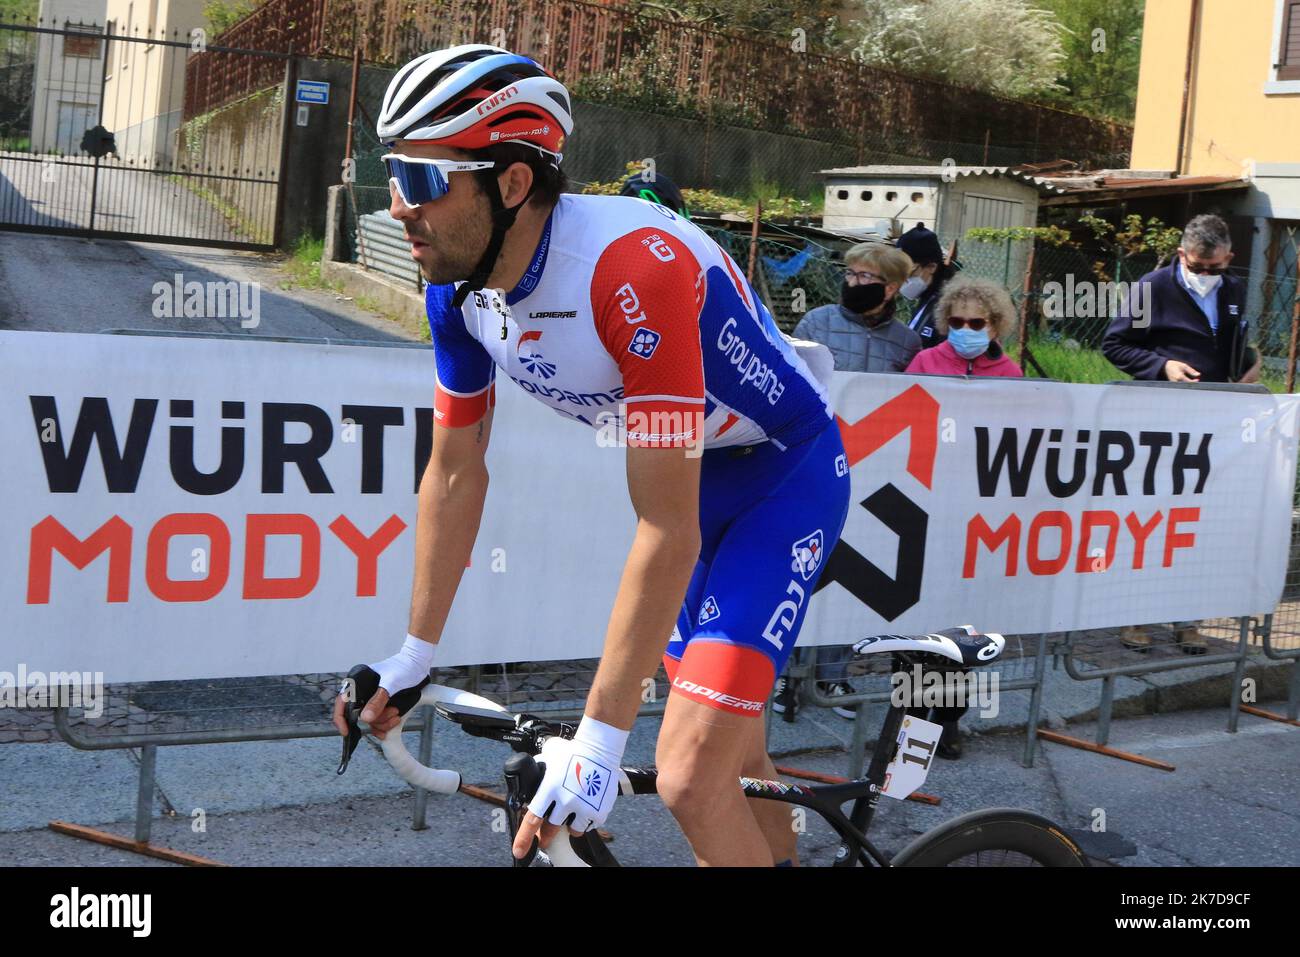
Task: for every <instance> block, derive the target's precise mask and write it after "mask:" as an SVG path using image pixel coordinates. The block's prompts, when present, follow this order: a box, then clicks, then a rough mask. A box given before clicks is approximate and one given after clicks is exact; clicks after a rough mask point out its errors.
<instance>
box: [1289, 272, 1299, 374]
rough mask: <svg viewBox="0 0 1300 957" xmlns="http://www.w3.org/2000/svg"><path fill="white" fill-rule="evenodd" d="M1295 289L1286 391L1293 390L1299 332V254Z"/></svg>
mask: <svg viewBox="0 0 1300 957" xmlns="http://www.w3.org/2000/svg"><path fill="white" fill-rule="evenodd" d="M1295 274H1296V291H1295V305H1294V306H1292V307H1291V345H1290V346H1289V347H1288V349H1287V354H1286V355H1287V358H1286V391H1287V392H1294V391H1295V352H1296V336H1297V333H1300V255H1297V256H1296V259H1295Z"/></svg>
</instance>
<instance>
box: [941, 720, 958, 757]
mask: <svg viewBox="0 0 1300 957" xmlns="http://www.w3.org/2000/svg"><path fill="white" fill-rule="evenodd" d="M942 727H943V734H941V735H940V736H939V747H938V748H936V749H935V750H936V752H937V753H938V755H939V757H941V758H943V759H945V760H947V761H956V760H957V759H958V758H960V757H961V729H960V728H958V727H957V722H956V721H945V722H943V725H942Z"/></svg>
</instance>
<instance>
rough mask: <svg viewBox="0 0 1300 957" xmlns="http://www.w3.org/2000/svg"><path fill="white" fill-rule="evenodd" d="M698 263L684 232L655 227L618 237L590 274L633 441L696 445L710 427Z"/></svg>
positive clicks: (597, 314)
mask: <svg viewBox="0 0 1300 957" xmlns="http://www.w3.org/2000/svg"><path fill="white" fill-rule="evenodd" d="M703 299H704V283H703V274H702V273H701V271H700V265H699V262H698V261H697V260H696V258H695V256H694V255H693V254H692V253H691V251H690V249H689V248H688V247H687V246H686V244H685V243H684V242H683V241H682V240H681V239H680V238H678V237H676V236H673V235H670V234H666V233H662V232H658V231H656V230H654V229H651V228H644V229H638V230H636V231H634V232H631V233H628V234H627V235H626V236H622V237H620V238H619V239H617V240H615V241H614V242H613V243H611V244H610V245H609V246H608V247H606V249H605V251H604V252H603V253H601V256H600V258H599V260H597V262H596V268H595V271H594V273H593V274H592V279H591V306H592V315H593V317H594V320H595V324H596V331H597V333H598V334H599V335H600V339H601V342H602V343H603V344H604V346H605V349H606V350H607V351H608V352H609V354H610V356H611V357H612V358H613V359H614V362H615V363H616V364H617V365H618V368H619V371H620V372H621V373H622V376H623V401H624V403H625V404H626V413H627V442H628V445H633V446H654V447H680V446H689V445H695V444H697V443H698V442H699V441H700V439H701V435H702V433H703V424H704V411H705V403H704V358H703V354H702V352H701V348H700V308H701V306H702V304H703Z"/></svg>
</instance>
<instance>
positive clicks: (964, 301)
mask: <svg viewBox="0 0 1300 957" xmlns="http://www.w3.org/2000/svg"><path fill="white" fill-rule="evenodd" d="M934 325H935V329H936V331H937V332H938V333H939V334H942V335H943V336H944V339H943V341H941V342H940V343H939V344H938V345H937V346H935V347H934V348H932V349H923V350H922V351H921V352H920V353H919V354H918V355H917V357H916V358H915V359H913V360H912V364H911V365H909V366H908V367H907V371H908V372H914V373H917V372H919V373H927V374H930V375H977V376H1009V377H1020V376H1023V375H1024V373H1023V372H1022V371H1021V370H1020V366H1018V365H1016V364H1015V363H1014V362H1012V361H1011V360H1010V359H1009V358H1007V356H1006V354H1005V353H1003V351H1002V346H1001V344H1000V343H999V341H998V340H1000V339H1003V338H1005V337H1006V336H1009V335H1010V334H1011V332H1012V331H1013V330H1014V329H1015V326H1016V309H1015V306H1013V305H1012V303H1011V297H1010V296H1008V295H1007V291H1006V290H1005V289H1003V288H1002V287H1001V286H999V285H998V284H997V283H995V282H991V281H990V280H988V279H975V278H972V277H966V276H963V277H961V278H959V279H954V280H953V281H952V282H950V283H948V284H947V285H946V286H945V287H944V291H943V294H942V295H941V296H940V297H939V301H938V302H937V303H935V306H934ZM965 713H966V707H965V706H963V707H943V706H940V707H934V708H912V709H909V710H908V714H911V715H914V716H916V717H921V718H924V719H925V720H927V721H932V722H934V723H935V724H937V725H939V726H940V727H942V728H943V733H942V734H941V735H940V737H939V746H938V748H936V751H937V753H938V755H939V757H941V758H947V759H948V760H951V761H955V760H956V759H958V758H960V757H961V753H962V743H961V730H960V728H959V727H958V724H957V723H958V721H960V720H961V716H962V715H963V714H965Z"/></svg>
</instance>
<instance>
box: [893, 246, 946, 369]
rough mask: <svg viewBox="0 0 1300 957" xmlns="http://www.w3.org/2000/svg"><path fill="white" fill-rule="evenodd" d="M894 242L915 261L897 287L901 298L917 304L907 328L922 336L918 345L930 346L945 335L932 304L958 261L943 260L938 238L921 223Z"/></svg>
mask: <svg viewBox="0 0 1300 957" xmlns="http://www.w3.org/2000/svg"><path fill="white" fill-rule="evenodd" d="M897 245H898V248H899V249H901V250H902V251H903V252H905V253H907V255H908V257H909V258H910V259H911V260H912V262H913V263H915V265H914V266H913V267H912V272H911V274H910V275H909V276H908V278H907V281H906V282H905V283H903V285H902V287H901V288H900V289H899V290H898V294H899V295H900V296H902V297H903V298H904V299H911V300H913V301H915V303H916V305H915V306H913V307H912V317H911V318H910V319H909V320H908V321H907V327H908V328H909V329H911V330H912V331H913V332H915V333H916V334H917V335H918V336H920V337H921V348H922V349H929V348H931V347H933V346H937V345H938V344H939V343H941V342H943V340H944V339H946V338H947V336H945V335H944V334H943V332H941V331H940V330H939V327H938V325H937V324H936V323H935V307H936V306H937V305H938V303H939V296H940V295H941V294H942V293H943V287H944V284H945V283H946V282H947V281H948V280H949V279H951V278H952V277H953V275H954V274H955V273H956V271H957V264H956V263H955V262H954V263H948V262H945V261H944V256H943V247H942V246H940V245H939V237H938V236H936V235H935V234H934V232H933V231H931V230H929V229H926V228H925V226H924V225H922V224H921V223H917V224H916V225H915V226H913V227H912V228H911V229H909V230H908V231H907V232H905V233H903V235H901V236H899V237H898V244H897Z"/></svg>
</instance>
